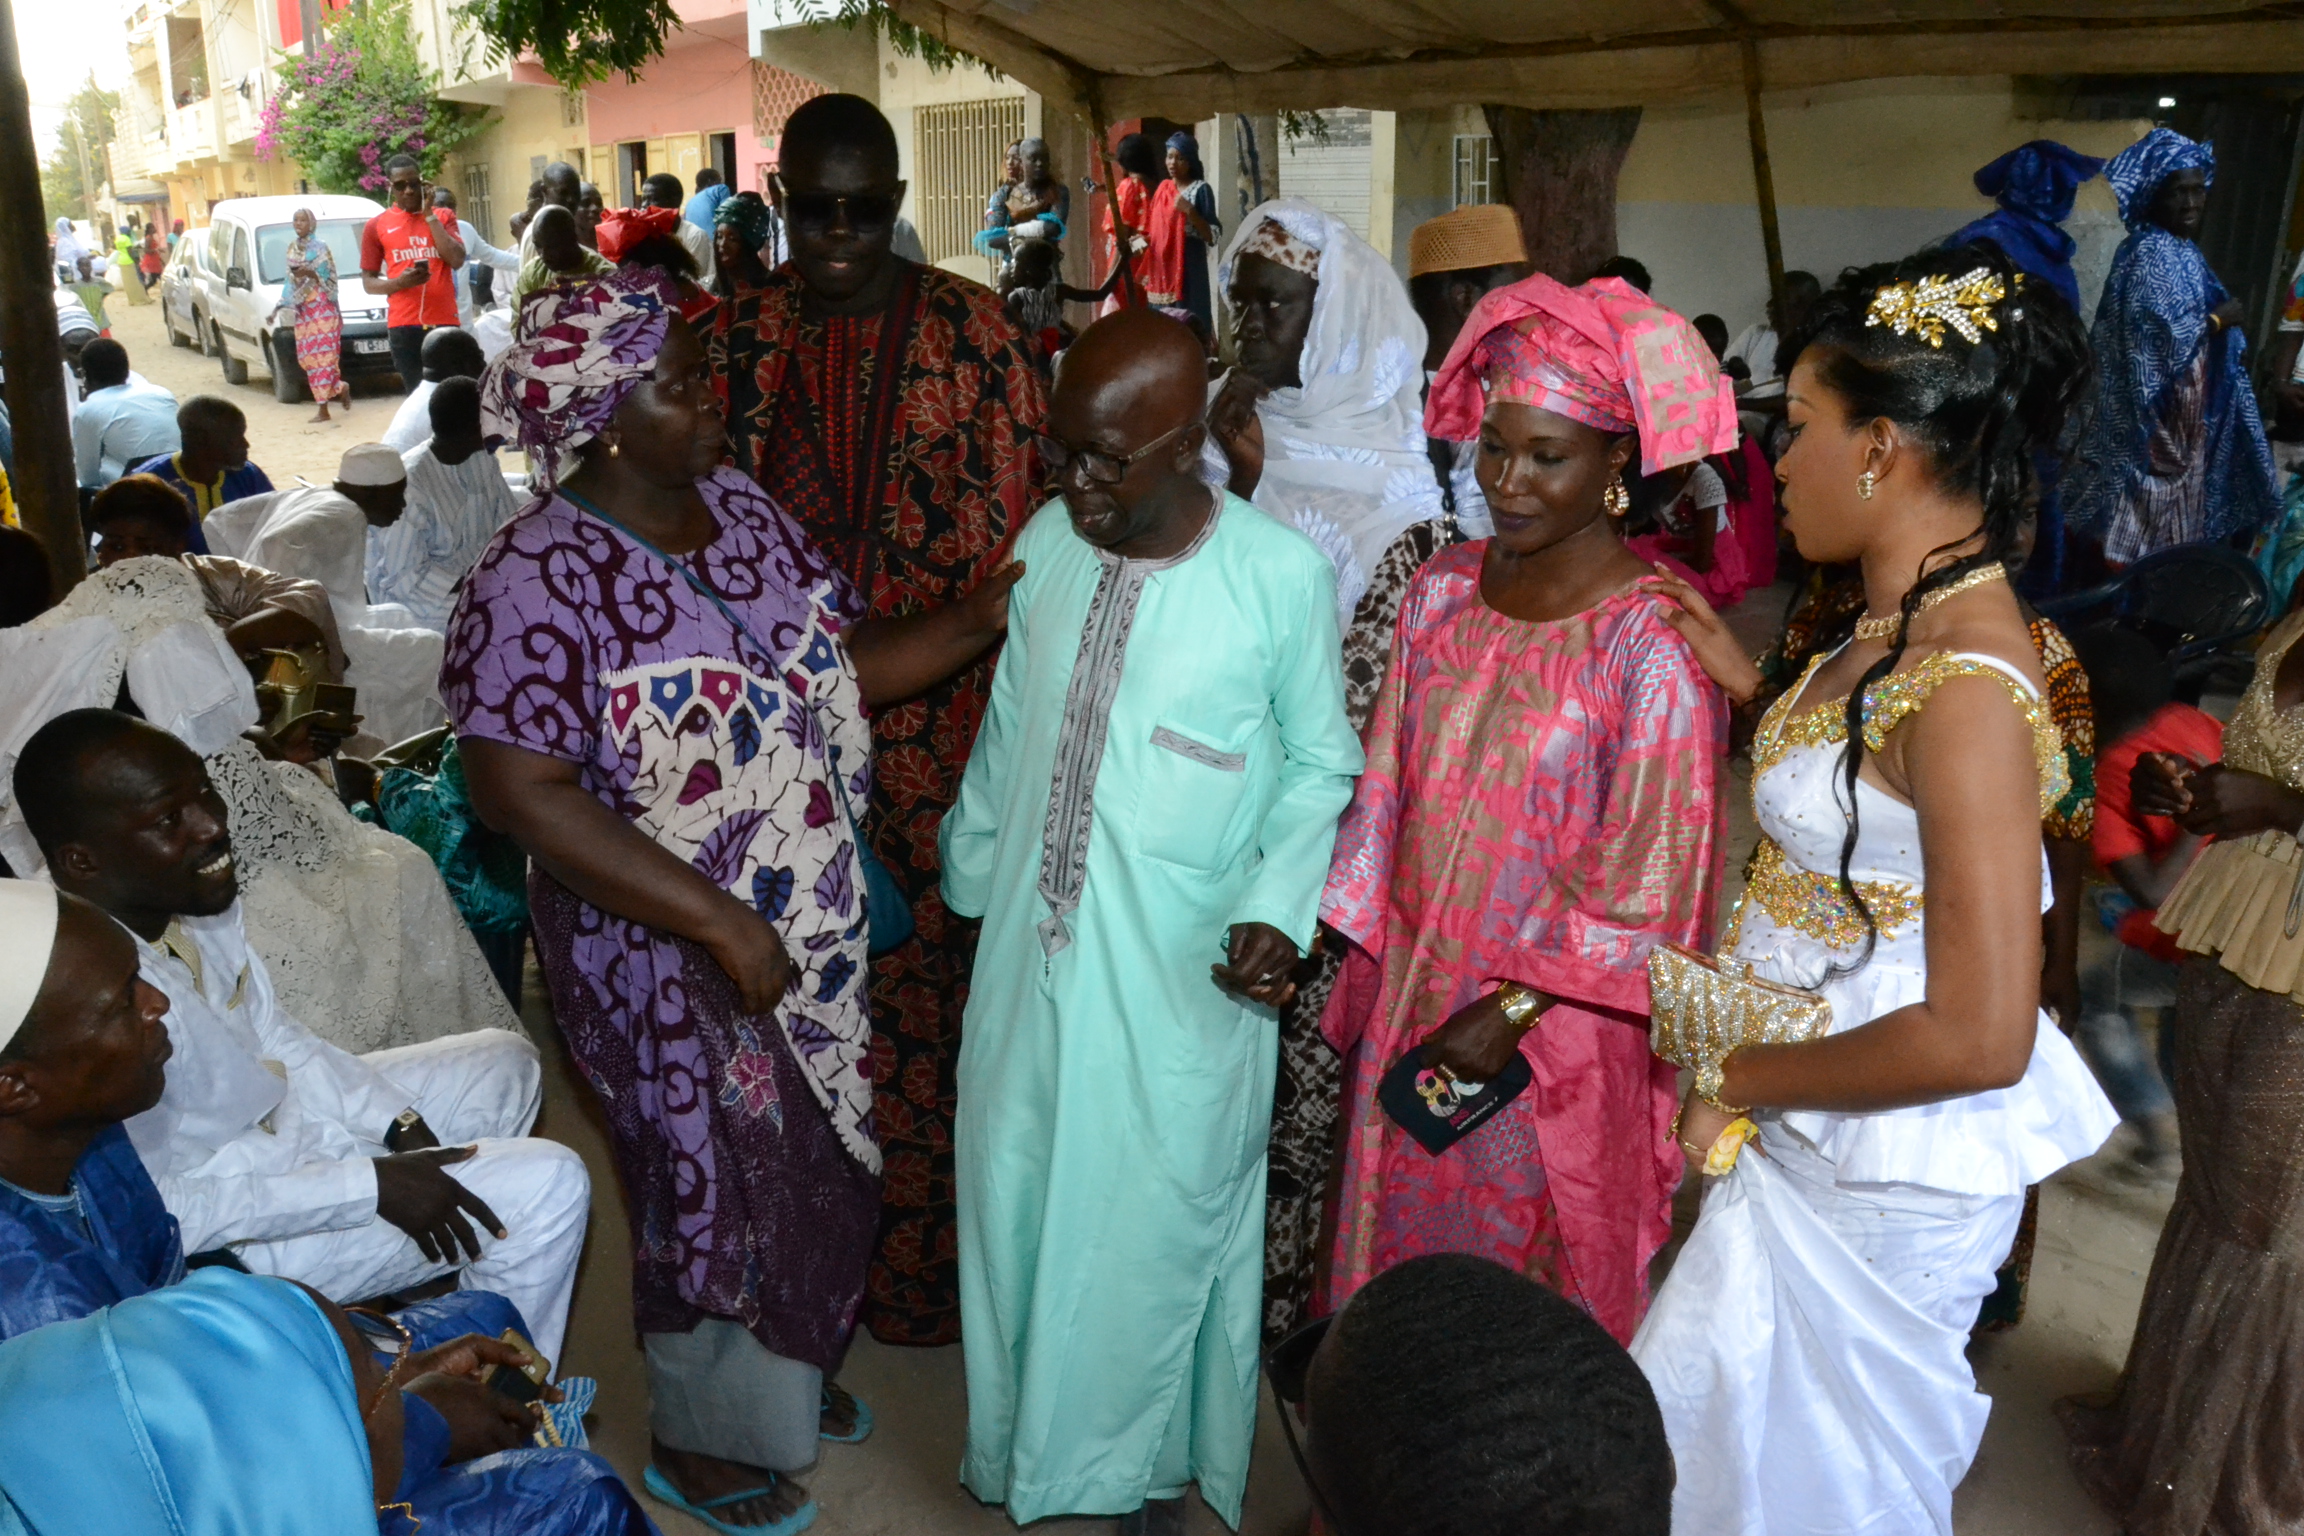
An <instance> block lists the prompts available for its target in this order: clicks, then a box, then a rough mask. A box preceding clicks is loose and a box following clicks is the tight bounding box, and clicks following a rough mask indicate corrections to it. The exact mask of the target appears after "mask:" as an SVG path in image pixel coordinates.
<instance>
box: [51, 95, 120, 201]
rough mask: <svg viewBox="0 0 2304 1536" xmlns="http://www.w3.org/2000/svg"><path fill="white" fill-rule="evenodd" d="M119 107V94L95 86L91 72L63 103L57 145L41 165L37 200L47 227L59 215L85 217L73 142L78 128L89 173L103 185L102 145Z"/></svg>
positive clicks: (104, 180) (78, 159) (76, 154)
mask: <svg viewBox="0 0 2304 1536" xmlns="http://www.w3.org/2000/svg"><path fill="white" fill-rule="evenodd" d="M119 110H120V96H119V93H118V92H116V91H104V90H98V89H97V87H96V80H95V77H94V76H90V77H89V78H88V80H86V81H85V82H84V83H83V84H82V85H81V87H80V89H79V90H77V91H75V92H73V93H72V99H71V100H70V101H69V102H67V103H65V106H64V113H65V118H64V126H63V127H62V128H61V129H59V130H58V131H57V134H56V148H55V149H54V151H52V152H51V153H50V154H49V156H48V163H47V164H45V165H43V166H41V167H40V201H41V203H42V205H43V206H44V209H45V212H46V215H47V220H46V227H47V228H50V229H53V228H55V227H56V221H57V220H58V219H85V218H86V217H88V204H87V201H86V199H85V197H84V196H83V191H84V189H83V188H82V187H81V185H80V155H79V151H78V149H77V148H76V147H75V146H74V144H73V133H74V131H75V125H78V127H77V131H78V132H81V133H84V134H86V135H87V136H88V174H89V175H90V176H91V177H93V178H94V179H95V182H96V185H97V187H98V189H102V187H103V186H104V184H105V182H106V181H107V180H109V179H110V178H109V177H108V176H107V174H106V172H105V160H104V146H105V145H107V144H110V143H111V142H112V114H113V113H115V112H117V111H119Z"/></svg>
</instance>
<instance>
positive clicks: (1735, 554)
mask: <svg viewBox="0 0 2304 1536" xmlns="http://www.w3.org/2000/svg"><path fill="white" fill-rule="evenodd" d="M1737 451H1738V452H1742V448H1741V446H1739V448H1738V450H1737ZM1631 490H1632V509H1631V517H1630V518H1629V519H1628V526H1629V527H1630V528H1631V529H1632V530H1633V531H1632V532H1631V535H1630V537H1627V538H1626V539H1625V540H1624V547H1625V548H1627V549H1629V550H1631V551H1632V552H1633V553H1634V554H1636V555H1638V556H1639V557H1640V558H1641V559H1642V560H1645V561H1647V562H1648V563H1649V564H1651V565H1653V564H1655V563H1656V562H1658V561H1664V562H1666V563H1668V564H1670V565H1672V566H1673V567H1674V568H1676V569H1677V570H1678V571H1679V572H1680V573H1681V575H1682V577H1683V578H1684V579H1685V580H1686V581H1687V582H1688V584H1689V585H1690V586H1693V587H1694V588H1695V589H1696V590H1697V591H1699V592H1701V593H1703V594H1704V597H1705V600H1706V601H1707V602H1709V603H1711V605H1712V606H1713V607H1714V608H1726V607H1729V606H1731V605H1733V604H1734V603H1736V602H1738V601H1739V600H1740V599H1742V597H1743V596H1744V594H1745V592H1746V591H1747V590H1748V589H1749V588H1750V587H1751V585H1752V576H1751V572H1750V570H1749V568H1748V565H1747V562H1746V559H1745V554H1744V546H1743V544H1742V542H1741V541H1740V540H1739V539H1738V538H1737V537H1736V534H1735V525H1734V522H1733V520H1732V519H1731V518H1730V516H1729V511H1728V486H1727V483H1726V482H1725V481H1724V480H1723V479H1722V478H1721V476H1720V471H1719V470H1718V469H1716V468H1715V467H1714V466H1713V463H1712V461H1711V460H1709V459H1700V460H1698V461H1697V462H1696V463H1694V464H1688V465H1683V466H1681V467H1679V468H1677V469H1668V470H1665V471H1663V472H1661V473H1660V474H1654V475H1647V476H1643V477H1642V478H1641V479H1640V480H1639V481H1638V482H1636V483H1635V484H1634V485H1633V486H1632V488H1631ZM1642 523H1645V524H1646V525H1647V526H1646V527H1645V528H1642V527H1640V525H1641V524H1642Z"/></svg>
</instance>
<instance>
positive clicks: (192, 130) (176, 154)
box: [168, 101, 216, 165]
mask: <svg viewBox="0 0 2304 1536" xmlns="http://www.w3.org/2000/svg"><path fill="white" fill-rule="evenodd" d="M168 153H169V155H170V157H171V158H172V159H173V160H174V161H175V163H176V164H178V165H185V164H189V163H190V162H192V161H194V160H205V159H209V158H211V157H213V156H214V155H215V153H216V113H215V110H214V109H213V108H212V107H211V106H210V105H209V104H208V103H207V102H205V101H202V102H197V103H195V104H194V105H192V106H189V107H175V108H171V109H170V110H169V113H168Z"/></svg>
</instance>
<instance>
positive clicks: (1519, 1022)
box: [1496, 981, 1543, 1034]
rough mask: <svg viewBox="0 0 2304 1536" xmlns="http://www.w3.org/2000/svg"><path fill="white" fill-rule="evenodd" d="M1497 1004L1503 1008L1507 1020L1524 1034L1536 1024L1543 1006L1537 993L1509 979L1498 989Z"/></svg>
mask: <svg viewBox="0 0 2304 1536" xmlns="http://www.w3.org/2000/svg"><path fill="white" fill-rule="evenodd" d="M1496 1006H1497V1007H1498V1008H1500V1009H1502V1010H1503V1012H1504V1020H1505V1022H1506V1023H1508V1024H1510V1025H1511V1026H1512V1027H1513V1028H1514V1029H1517V1030H1519V1031H1520V1032H1521V1033H1522V1034H1526V1033H1527V1032H1528V1031H1529V1030H1530V1029H1531V1028H1533V1027H1534V1026H1535V1023H1536V1020H1537V1018H1538V1016H1539V1014H1540V1013H1541V1010H1542V1008H1543V1004H1541V1003H1539V1002H1537V1001H1536V994H1535V993H1534V992H1531V991H1530V990H1528V988H1526V987H1524V986H1522V985H1520V983H1518V982H1516V981H1508V982H1506V983H1504V985H1502V986H1500V987H1498V988H1497V989H1496Z"/></svg>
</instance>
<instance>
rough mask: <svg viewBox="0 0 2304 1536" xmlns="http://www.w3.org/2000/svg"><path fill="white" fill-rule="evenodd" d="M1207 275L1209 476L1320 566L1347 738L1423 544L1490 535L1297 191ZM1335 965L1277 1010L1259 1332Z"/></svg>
mask: <svg viewBox="0 0 2304 1536" xmlns="http://www.w3.org/2000/svg"><path fill="white" fill-rule="evenodd" d="M1217 279H1218V281H1219V283H1221V284H1222V286H1223V289H1224V295H1225V298H1226V300H1227V302H1229V303H1230V304H1231V306H1232V316H1233V320H1232V334H1233V337H1234V340H1235V342H1236V346H1237V353H1238V361H1237V364H1236V366H1235V367H1234V368H1233V370H1232V372H1231V373H1230V374H1228V375H1227V376H1226V377H1225V378H1224V380H1223V382H1222V383H1221V384H1219V385H1218V386H1217V389H1216V395H1215V400H1214V403H1213V404H1212V405H1211V406H1210V408H1209V417H1208V426H1209V434H1210V436H1209V441H1210V444H1211V447H1210V450H1209V451H1210V455H1211V457H1210V466H1209V471H1210V478H1211V479H1217V480H1224V481H1227V482H1229V484H1230V486H1231V488H1232V491H1233V493H1234V494H1236V495H1239V496H1244V497H1246V498H1247V499H1248V500H1250V501H1252V502H1254V503H1255V504H1256V505H1257V506H1258V507H1259V508H1261V509H1262V510H1263V511H1265V512H1268V513H1270V514H1271V515H1272V516H1273V517H1276V518H1278V519H1279V520H1280V521H1281V522H1284V523H1287V524H1288V525H1290V526H1291V527H1293V528H1296V529H1298V530H1299V531H1301V532H1302V533H1304V534H1305V535H1306V536H1307V537H1309V538H1310V539H1311V540H1312V542H1313V543H1315V544H1317V545H1319V546H1320V548H1321V549H1322V550H1323V551H1325V552H1326V554H1327V555H1328V558H1329V559H1330V560H1332V561H1334V562H1335V564H1336V603H1337V608H1338V613H1337V618H1338V622H1339V625H1340V627H1341V628H1342V630H1343V632H1344V710H1345V714H1346V715H1347V716H1348V717H1349V718H1350V720H1351V722H1352V727H1353V729H1354V730H1359V729H1361V728H1362V727H1363V726H1365V725H1366V724H1367V721H1368V712H1369V710H1370V709H1371V708H1372V707H1373V706H1374V704H1375V702H1376V692H1377V688H1378V686H1379V685H1380V684H1381V683H1382V682H1383V681H1384V669H1385V665H1386V663H1387V662H1389V661H1390V659H1391V655H1392V630H1393V626H1394V624H1395V622H1396V621H1397V620H1398V618H1399V615H1400V601H1401V599H1402V598H1403V597H1404V596H1405V595H1406V593H1407V590H1408V582H1409V578H1410V577H1412V576H1414V575H1415V574H1416V569H1417V567H1418V566H1421V565H1422V564H1423V563H1424V562H1425V561H1426V560H1427V559H1429V558H1430V557H1431V556H1432V554H1433V553H1434V552H1435V551H1436V550H1439V549H1440V548H1442V547H1443V546H1445V545H1448V544H1453V543H1456V542H1457V541H1458V540H1460V539H1462V538H1464V537H1465V536H1466V534H1467V533H1470V534H1472V535H1474V536H1484V535H1486V534H1487V533H1488V531H1489V530H1488V529H1487V527H1485V526H1482V527H1479V528H1476V529H1468V530H1459V529H1458V528H1457V527H1456V525H1455V520H1454V518H1453V517H1452V516H1451V515H1450V514H1449V513H1448V512H1447V511H1446V510H1445V508H1444V507H1443V505H1442V503H1441V498H1440V485H1439V482H1438V480H1436V479H1435V478H1434V476H1433V472H1432V461H1431V458H1430V456H1429V453H1428V451H1427V449H1426V446H1425V438H1424V399H1423V392H1424V371H1423V363H1424V341H1425V337H1424V322H1423V321H1421V320H1419V319H1417V318H1416V310H1415V307H1414V306H1413V305H1412V304H1411V303H1410V302H1409V299H1408V288H1407V285H1406V284H1405V283H1403V282H1401V280H1400V278H1399V276H1398V275H1397V274H1396V273H1394V272H1393V270H1392V264H1391V263H1390V262H1388V261H1386V260H1385V259H1384V258H1383V257H1382V256H1380V255H1378V254H1377V253H1376V250H1375V248H1374V247H1372V246H1370V245H1369V244H1368V242H1367V241H1365V240H1362V239H1361V238H1360V237H1359V236H1358V235H1355V234H1353V233H1352V232H1351V230H1349V229H1347V228H1345V226H1344V223H1343V221H1342V220H1340V219H1337V218H1335V217H1333V216H1332V215H1330V214H1327V213H1323V212H1322V211H1321V210H1320V209H1318V208H1315V207H1314V206H1313V205H1312V204H1310V203H1307V202H1304V201H1303V200H1302V199H1300V198H1292V197H1283V198H1276V199H1274V200H1273V201H1271V202H1268V203H1264V204H1262V205H1260V206H1259V207H1256V208H1254V209H1251V210H1250V211H1249V213H1248V215H1247V217H1245V218H1243V219H1242V220H1241V221H1240V227H1239V229H1238V230H1237V231H1236V232H1235V233H1234V235H1233V237H1232V239H1231V241H1230V243H1229V244H1228V245H1227V246H1226V247H1225V250H1224V258H1223V262H1222V265H1221V266H1220V267H1219V269H1218V273H1217ZM1219 453H1221V462H1218V461H1217V458H1216V455H1217V454H1219ZM1340 957H1341V950H1340V949H1339V948H1338V946H1337V945H1336V943H1335V941H1333V940H1327V941H1324V942H1323V944H1322V945H1321V948H1320V951H1319V953H1318V955H1317V956H1316V957H1315V959H1314V961H1313V962H1312V964H1311V966H1310V967H1309V968H1308V973H1307V974H1306V975H1305V976H1304V977H1303V978H1302V981H1301V984H1300V986H1299V989H1298V993H1297V997H1296V1000H1295V1002H1294V1003H1292V1004H1291V1005H1290V1006H1289V1007H1288V1008H1287V1009H1286V1010H1285V1011H1283V1013H1282V1014H1281V1020H1280V1073H1279V1081H1278V1087H1277V1091H1276V1094H1275V1097H1274V1102H1273V1114H1272V1142H1271V1171H1270V1175H1269V1181H1268V1185H1267V1188H1268V1194H1267V1200H1266V1209H1265V1275H1264V1298H1265V1301H1264V1305H1265V1317H1264V1322H1265V1331H1266V1334H1267V1336H1268V1337H1269V1336H1276V1335H1277V1334H1279V1333H1281V1332H1283V1331H1285V1330H1286V1329H1287V1328H1288V1327H1289V1326H1290V1325H1292V1324H1293V1323H1294V1322H1296V1321H1297V1320H1298V1318H1299V1317H1300V1316H1301V1315H1302V1314H1303V1311H1304V1308H1305V1306H1306V1304H1307V1303H1308V1302H1309V1300H1310V1298H1311V1292H1312V1276H1313V1268H1314V1263H1315V1259H1316V1254H1317V1250H1318V1244H1319V1235H1320V1230H1319V1229H1320V1201H1321V1196H1322V1191H1323V1189H1324V1187H1325V1184H1326V1180H1327V1176H1328V1166H1329V1162H1330V1160H1331V1157H1332V1155H1333V1152H1334V1147H1335V1135H1336V1112H1337V1096H1338V1093H1339V1092H1340V1090H1341V1086H1342V1081H1341V1074H1340V1065H1339V1063H1338V1062H1337V1059H1336V1054H1335V1052H1334V1051H1332V1050H1331V1049H1330V1048H1329V1047H1328V1044H1327V1042H1326V1041H1324V1040H1322V1039H1321V1037H1320V1029H1319V1020H1320V1010H1321V1008H1322V1007H1323V1006H1324V1005H1325V1004H1326V1002H1327V999H1328V993H1329V991H1330V989H1331V988H1332V987H1333V986H1334V984H1335V979H1336V974H1337V969H1338V964H1339V960H1340Z"/></svg>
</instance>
